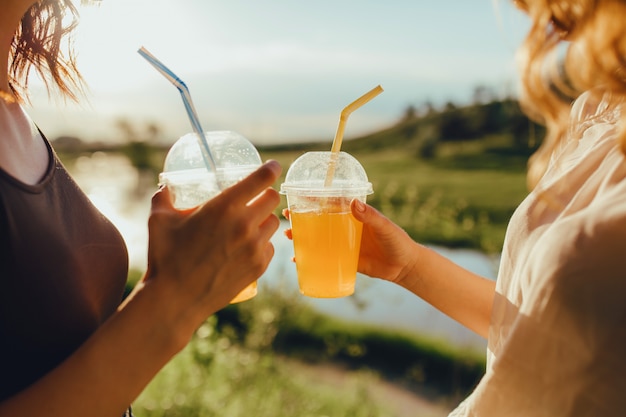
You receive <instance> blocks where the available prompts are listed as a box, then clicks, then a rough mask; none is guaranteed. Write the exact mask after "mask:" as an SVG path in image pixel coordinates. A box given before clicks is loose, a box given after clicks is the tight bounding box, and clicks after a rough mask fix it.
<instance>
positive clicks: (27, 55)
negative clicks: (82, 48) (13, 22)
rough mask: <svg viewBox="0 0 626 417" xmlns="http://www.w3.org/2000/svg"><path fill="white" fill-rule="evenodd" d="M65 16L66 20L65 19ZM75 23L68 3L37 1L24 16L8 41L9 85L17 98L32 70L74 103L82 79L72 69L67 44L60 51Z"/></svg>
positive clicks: (21, 95) (63, 0)
mask: <svg viewBox="0 0 626 417" xmlns="http://www.w3.org/2000/svg"><path fill="white" fill-rule="evenodd" d="M68 17H69V19H68ZM77 22H78V12H77V10H76V8H75V7H74V5H73V4H72V2H71V0H41V1H39V2H37V3H35V4H33V5H32V6H31V7H30V8H29V10H28V11H27V12H26V13H25V14H24V16H23V17H22V20H21V22H20V25H19V26H18V28H17V29H16V32H15V34H14V36H13V40H12V44H11V47H12V53H11V59H10V61H9V77H10V78H9V83H10V87H11V90H12V93H13V94H14V95H15V96H16V97H17V98H18V99H24V98H27V96H28V94H27V90H28V76H29V73H30V70H31V68H34V69H35V70H36V71H37V72H38V73H39V74H40V75H41V78H42V80H43V81H44V82H45V83H46V87H48V89H49V88H50V87H51V83H52V84H54V85H55V86H56V87H58V90H59V91H60V92H61V93H62V94H63V95H64V96H66V97H69V98H70V99H73V100H76V99H77V96H76V92H78V91H80V90H81V89H82V77H81V75H80V72H79V71H78V69H77V68H76V60H75V55H74V53H73V51H72V47H71V43H68V48H67V50H66V51H63V48H62V40H63V38H64V37H65V35H67V34H69V33H70V32H71V31H72V30H73V29H74V27H75V26H76V24H77Z"/></svg>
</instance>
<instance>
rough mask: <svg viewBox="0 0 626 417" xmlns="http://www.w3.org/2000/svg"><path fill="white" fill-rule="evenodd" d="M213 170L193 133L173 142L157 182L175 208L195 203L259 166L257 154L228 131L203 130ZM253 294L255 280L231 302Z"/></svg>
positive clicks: (243, 138)
mask: <svg viewBox="0 0 626 417" xmlns="http://www.w3.org/2000/svg"><path fill="white" fill-rule="evenodd" d="M204 135H205V138H206V141H207V143H208V145H209V146H210V150H211V154H212V158H213V161H214V163H215V170H214V171H209V170H208V169H207V167H206V164H205V160H204V159H203V155H202V151H201V148H200V143H199V142H198V139H197V136H196V134H195V133H189V134H187V135H185V136H183V137H181V138H180V139H178V140H177V141H176V143H174V145H172V147H171V148H170V149H169V151H168V153H167V156H166V157H165V164H164V167H163V172H161V173H160V174H159V183H160V184H165V185H167V187H168V189H169V191H170V196H171V199H172V204H173V205H174V207H176V208H177V209H181V210H182V209H189V208H194V207H197V206H199V205H200V204H203V203H204V202H206V201H208V200H210V199H211V198H213V197H215V196H216V195H218V194H219V193H220V192H221V190H223V189H225V188H227V187H229V186H231V185H233V184H235V183H236V182H238V181H240V180H242V179H243V178H245V177H246V176H248V175H249V174H250V173H252V171H254V170H256V169H257V168H258V167H259V166H260V165H261V157H260V156H259V153H258V151H257V150H256V148H255V147H254V145H252V143H251V142H250V141H249V140H248V139H246V138H245V137H243V136H241V135H240V134H238V133H235V132H232V131H212V132H205V134H204ZM256 294H257V283H256V281H255V282H253V283H252V284H250V285H248V286H247V287H246V288H244V289H243V290H242V291H241V292H240V293H239V294H238V295H237V296H236V297H235V298H234V299H233V300H232V301H231V303H237V302H240V301H245V300H248V299H250V298H252V297H254V296H255V295H256Z"/></svg>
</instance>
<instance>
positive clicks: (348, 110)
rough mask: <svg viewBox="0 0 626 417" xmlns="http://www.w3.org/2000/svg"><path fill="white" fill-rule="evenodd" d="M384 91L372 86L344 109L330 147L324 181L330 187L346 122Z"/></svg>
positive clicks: (379, 87)
mask: <svg viewBox="0 0 626 417" xmlns="http://www.w3.org/2000/svg"><path fill="white" fill-rule="evenodd" d="M382 92H383V88H382V87H381V86H380V85H378V86H376V87H374V88H372V89H371V90H370V91H368V92H367V93H365V94H363V95H362V96H361V97H359V98H357V99H356V100H354V101H353V102H352V103H350V104H348V105H347V106H346V107H345V108H344V109H343V110H342V111H341V116H340V117H339V126H337V132H336V133H335V139H334V140H333V146H332V148H331V149H330V152H331V153H330V155H331V158H330V163H329V165H328V171H327V173H326V180H325V181H324V186H325V187H329V186H330V185H331V184H332V182H333V176H334V175H335V163H336V162H337V157H338V156H339V151H340V149H341V142H342V141H343V133H344V131H345V130H346V122H347V121H348V116H350V114H351V113H352V112H353V111H355V110H356V109H358V108H359V107H361V106H362V105H364V104H365V103H367V102H368V101H370V100H371V99H373V98H374V97H376V96H377V95H379V94H380V93H382Z"/></svg>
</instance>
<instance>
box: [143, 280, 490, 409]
mask: <svg viewBox="0 0 626 417" xmlns="http://www.w3.org/2000/svg"><path fill="white" fill-rule="evenodd" d="M298 363H308V364H312V365H313V367H315V365H316V364H320V365H321V364H328V363H334V364H339V365H340V366H341V367H342V368H347V369H348V370H349V375H350V377H349V378H343V379H342V381H341V387H340V389H338V386H337V385H336V384H333V383H328V381H318V380H316V379H315V378H312V377H311V375H310V374H307V373H306V372H300V370H301V369H302V367H301V366H299V365H298ZM483 370H484V358H483V355H482V354H479V353H477V352H463V351H459V350H455V349H452V348H450V347H449V346H445V345H442V344H439V343H437V342H433V341H430V340H427V339H424V338H420V337H418V336H415V335H410V334H406V333H402V332H396V331H387V330H381V329H377V328H374V327H370V326H366V325H355V324H354V323H349V322H345V321H342V320H338V319H335V318H331V317H327V316H324V315H320V314H317V313H315V312H314V311H313V310H311V309H310V308H309V307H308V306H306V305H304V304H302V303H301V302H300V301H298V298H297V297H293V296H290V295H289V294H288V293H284V292H281V290H272V291H270V290H268V289H265V290H264V291H263V294H259V295H258V296H257V297H255V298H254V299H252V300H250V301H248V302H245V303H240V304H235V305H231V306H229V307H227V308H226V309H224V310H222V311H220V312H218V313H217V314H216V315H214V316H212V317H210V318H209V319H208V320H207V321H206V322H205V323H204V324H203V325H202V326H201V327H200V328H199V329H198V331H197V332H196V334H195V335H194V337H193V339H192V340H191V342H190V344H189V345H188V346H187V347H186V348H185V349H184V350H183V351H182V352H181V353H179V354H178V355H177V356H176V357H175V358H174V359H173V360H172V361H171V362H170V363H168V364H167V365H166V366H165V368H164V369H163V370H162V371H161V372H160V373H159V374H158V375H157V376H156V378H155V379H154V380H153V381H152V382H151V383H150V384H149V385H148V387H147V388H146V389H145V390H144V391H143V392H142V394H141V395H140V396H139V397H138V398H137V400H136V401H135V402H134V405H133V408H134V409H135V411H136V414H137V415H141V416H146V417H178V416H180V417H183V416H184V417H195V416H203V417H206V416H208V417H210V416H225V415H226V416H229V417H238V416H249V415H254V416H256V417H264V416H268V417H269V416H271V417H282V416H339V415H341V416H357V417H358V416H363V417H378V416H389V415H392V414H390V411H389V410H388V409H387V408H386V405H385V403H384V402H381V401H380V399H376V398H375V396H372V395H371V390H372V389H374V388H373V387H375V384H376V382H377V381H380V380H381V379H385V380H389V381H393V382H395V383H397V384H401V385H403V386H405V387H407V388H409V389H411V390H412V391H413V392H416V393H420V394H422V395H424V396H428V397H430V398H431V399H432V401H433V402H436V403H438V404H448V403H450V402H451V401H458V399H459V398H461V397H463V396H465V395H467V393H468V392H469V391H470V390H471V388H472V387H473V386H474V385H475V383H476V382H477V381H478V379H479V378H480V377H481V376H482V374H483ZM344 375H347V374H344ZM415 415H416V416H417V417H419V413H416V414H415Z"/></svg>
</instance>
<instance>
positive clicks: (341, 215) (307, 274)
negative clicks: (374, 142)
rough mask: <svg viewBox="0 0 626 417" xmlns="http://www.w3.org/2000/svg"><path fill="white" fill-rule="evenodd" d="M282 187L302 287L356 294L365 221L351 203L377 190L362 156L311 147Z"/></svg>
mask: <svg viewBox="0 0 626 417" xmlns="http://www.w3.org/2000/svg"><path fill="white" fill-rule="evenodd" d="M331 165H333V173H332V181H331V182H329V181H327V173H328V168H329V166H331ZM280 191H281V193H282V194H285V195H286V196H287V205H288V207H289V219H290V221H291V236H292V238H293V247H294V255H295V258H296V271H297V273H298V284H299V287H300V292H301V293H302V294H304V295H306V296H309V297H317V298H336V297H345V296H348V295H351V294H353V293H354V285H355V281H356V273H357V266H358V263H359V252H360V250H361V235H362V233H363V224H362V223H361V222H359V221H357V220H356V219H355V218H354V216H353V215H352V211H351V210H350V204H351V203H352V200H354V199H358V200H360V201H362V202H365V200H366V198H367V196H368V195H369V194H372V193H373V192H374V191H373V189H372V183H370V182H369V181H368V180H367V174H366V173H365V170H364V169H363V167H362V166H361V164H360V163H359V161H357V160H356V159H355V158H354V157H353V156H352V155H349V154H347V153H345V152H338V153H331V152H307V153H305V154H303V155H301V156H300V157H299V158H298V159H296V160H295V161H294V162H293V163H292V164H291V166H290V167H289V170H288V171H287V175H286V176H285V182H283V184H281V187H280Z"/></svg>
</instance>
